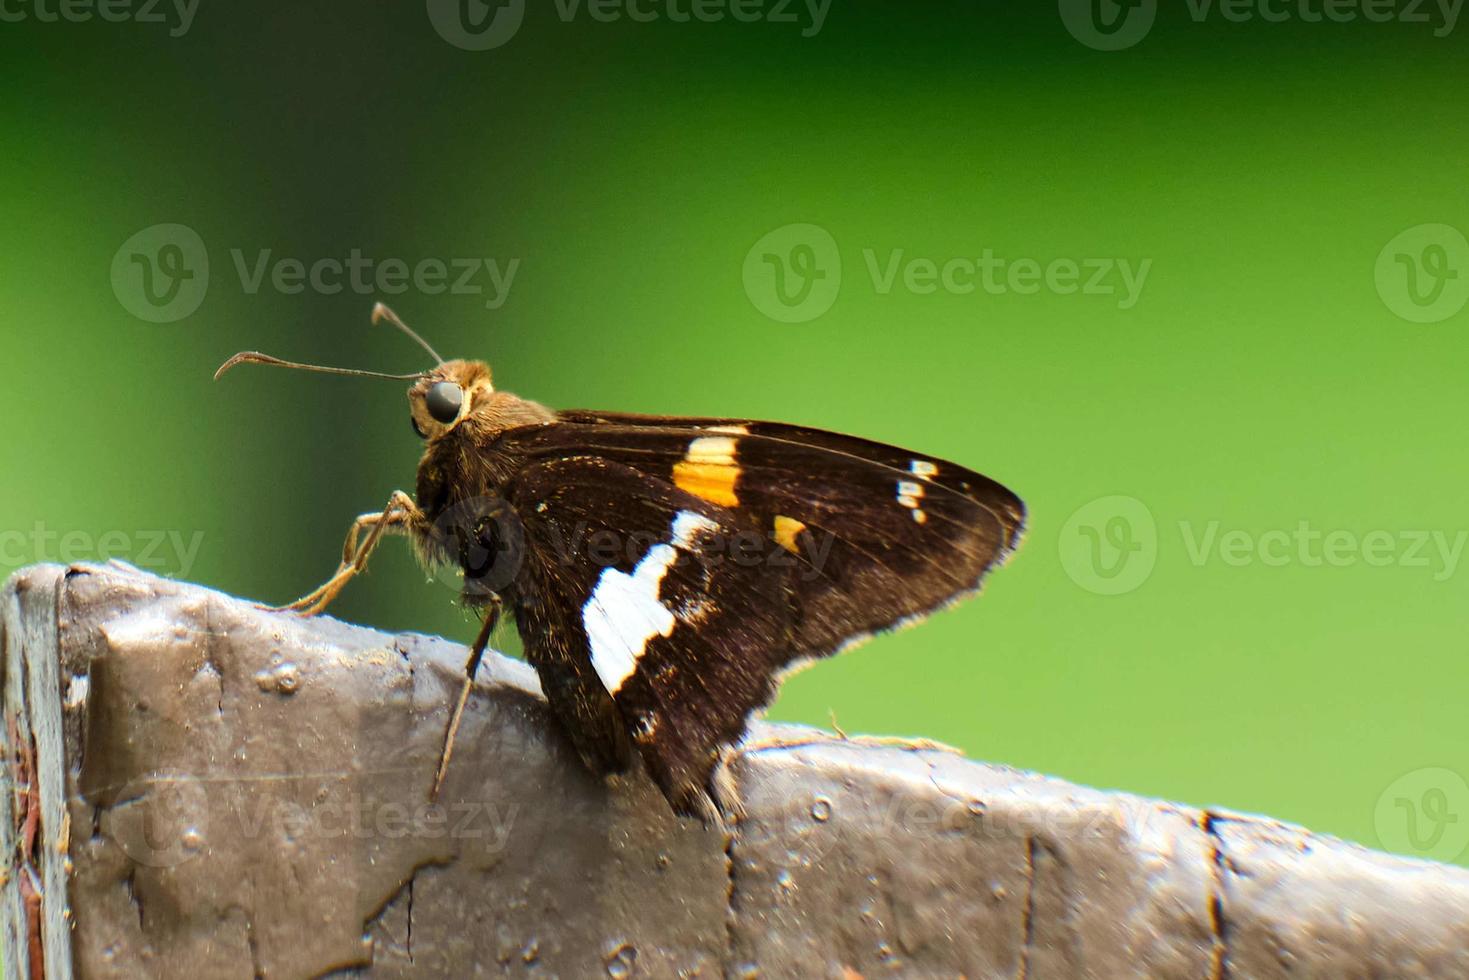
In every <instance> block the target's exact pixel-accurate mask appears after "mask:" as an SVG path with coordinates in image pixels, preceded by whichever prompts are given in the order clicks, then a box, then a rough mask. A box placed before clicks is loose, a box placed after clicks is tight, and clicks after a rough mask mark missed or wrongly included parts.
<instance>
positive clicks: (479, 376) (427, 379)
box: [408, 361, 495, 441]
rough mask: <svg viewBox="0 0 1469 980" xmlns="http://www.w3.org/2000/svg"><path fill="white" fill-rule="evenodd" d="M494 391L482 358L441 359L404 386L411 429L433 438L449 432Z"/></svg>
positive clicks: (488, 370) (487, 368)
mask: <svg viewBox="0 0 1469 980" xmlns="http://www.w3.org/2000/svg"><path fill="white" fill-rule="evenodd" d="M494 393H495V388H494V385H492V384H491V383H490V368H489V365H487V364H485V363H484V362H483V361H444V362H443V363H442V364H440V365H439V366H438V367H436V368H434V369H433V370H432V371H428V372H426V373H425V374H424V375H423V376H422V377H420V378H419V379H418V380H417V381H416V382H414V385H413V387H412V388H409V389H408V410H409V412H410V413H411V414H412V418H413V431H414V432H417V433H418V435H419V438H422V439H427V440H430V441H433V440H435V439H438V438H441V437H442V436H444V435H445V434H446V433H449V432H452V431H453V430H454V429H455V428H457V427H458V425H459V423H461V422H463V421H464V420H465V419H466V418H468V417H469V416H470V415H471V414H472V413H473V412H474V411H475V409H476V408H477V407H482V406H483V405H484V404H485V403H486V401H487V400H488V399H489V397H490V396H491V395H493V394H494Z"/></svg>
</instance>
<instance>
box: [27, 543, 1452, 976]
mask: <svg viewBox="0 0 1469 980" xmlns="http://www.w3.org/2000/svg"><path fill="white" fill-rule="evenodd" d="M0 618H3V631H4V637H3V640H4V651H5V658H4V661H3V671H0V683H3V704H4V710H5V714H6V725H5V726H4V729H5V744H4V749H5V765H3V766H0V770H3V776H0V779H3V781H4V790H5V794H4V796H5V799H6V800H7V801H8V805H9V808H10V814H9V817H8V818H7V819H4V820H0V835H3V837H0V845H3V847H4V850H5V853H6V854H7V855H8V858H7V862H6V864H5V866H4V868H3V873H4V885H3V908H0V925H3V929H0V933H3V936H4V942H5V949H4V971H5V976H6V977H16V978H19V977H28V976H39V975H42V973H43V972H44V975H45V976H48V977H63V976H68V975H69V974H70V971H72V970H73V969H75V971H76V972H77V973H78V974H79V975H82V976H89V977H109V976H118V977H123V976H127V977H133V976H138V977H141V976H150V977H181V978H212V977H250V976H266V977H310V976H318V975H322V974H330V973H333V972H338V971H340V972H342V973H353V972H362V973H367V974H371V975H373V976H382V977H395V976H425V977H427V976H470V975H476V974H479V975H500V974H508V975H526V976H548V977H549V976H561V977H583V976H614V977H616V976H649V977H663V976H677V975H689V976H705V977H718V976H765V977H854V976H865V977H879V976H918V977H929V976H932V977H950V978H952V977H957V976H965V977H969V978H989V977H1021V978H1028V980H1033V978H1048V977H1061V978H1065V977H1098V978H1112V977H1140V976H1147V977H1187V978H1199V977H1211V976H1212V977H1226V976H1227V977H1231V978H1241V977H1286V976H1291V977H1469V872H1466V871H1464V870H1463V869H1460V868H1456V867H1449V866H1439V865H1433V864H1427V863H1422V862H1415V861H1410V860H1405V859H1400V858H1395V857H1390V856H1388V855H1384V854H1378V853H1375V852H1372V851H1368V850H1365V849H1363V848H1361V847H1357V846H1355V845H1351V844H1347V843H1343V842H1341V841H1338V840H1334V839H1331V838H1327V837H1321V836H1317V835H1313V834H1311V833H1309V832H1308V831H1305V830H1302V829H1300V828H1296V827H1291V826H1287V825H1284V824H1280V823H1277V822H1274V821H1271V820H1268V819H1263V818H1258V817H1249V816H1243V815H1237V814H1231V813H1224V812H1217V811H1210V812H1204V811H1200V810H1197V809H1193V808H1189V807H1185V806H1179V805H1174V804H1170V803H1164V802H1158V801H1153V800H1144V799H1139V798H1136V797H1131V796H1126V795H1122V794H1115V793H1102V792H1098V791H1095V790H1090V789H1085V788H1082V787H1079V786H1073V785H1069V784H1067V783H1064V782H1061V781H1059V780H1056V779H1050V778H1047V777H1044V776H1039V775H1035V774H1031V773H1025V772H1018V771H1015V770H1011V769H1006V768H1003V767H1000V766H990V765H984V764H980V763H976V762H971V761H968V760H965V759H963V758H960V757H958V756H956V755H954V754H952V753H949V752H946V751H942V750H939V749H934V748H919V747H910V748H903V747H896V746H884V745H878V744H875V743H871V742H865V741H862V740H846V739H842V738H839V737H837V736H833V735H829V734H825V733H822V732H817V731H811V730H806V729H797V728H789V727H783V726H775V725H762V726H759V727H758V728H757V730H756V731H755V733H754V735H753V736H752V737H751V739H750V740H749V741H748V743H747V744H746V745H745V746H743V747H742V749H741V751H740V752H739V753H738V755H737V756H736V757H735V759H734V760H733V761H732V763H731V766H732V773H733V775H734V778H735V782H736V785H737V786H738V791H739V796H740V798H741V800H742V802H743V806H744V811H745V814H744V817H743V819H741V820H739V821H738V822H736V823H733V824H732V825H731V827H730V828H729V830H728V832H727V833H726V832H722V831H720V830H717V829H707V828H704V827H701V826H699V825H697V824H694V823H691V822H688V821H679V820H677V819H675V818H674V817H673V816H672V814H671V813H670V812H669V810H668V808H667V806H666V805H665V804H664V803H663V801H662V798H661V797H660V796H659V795H658V793H657V791H656V790H655V789H654V788H653V787H652V785H651V784H650V783H648V782H647V781H646V779H645V778H644V777H642V776H641V775H639V776H636V777H633V778H628V779H621V780H615V781H612V782H610V783H607V784H604V783H602V782H600V781H597V780H595V779H593V778H591V777H590V776H588V775H587V774H586V773H585V772H584V771H583V770H582V769H581V767H580V765H579V764H578V763H577V761H576V759H575V757H574V756H573V754H572V752H571V751H570V750H569V748H568V747H567V746H566V745H565V744H564V743H563V741H562V738H561V737H560V735H559V734H558V733H557V732H556V731H555V729H554V727H553V726H552V724H551V720H550V718H549V716H548V714H547V712H546V709H545V706H544V704H543V702H542V701H541V699H540V695H539V693H538V688H537V685H536V681H535V677H534V675H533V674H532V673H531V672H530V671H529V669H528V668H526V667H525V666H524V665H522V664H519V663H517V662H514V661H511V660H507V659H505V658H502V657H495V656H491V657H489V658H487V660H486V662H485V665H484V668H483V669H482V671H481V675H480V678H481V683H480V685H479V687H478V689H477V691H476V694H475V697H474V699H473V700H472V702H471V707H470V710H469V711H468V713H467V715H466V720H465V727H464V730H463V731H462V732H461V735H460V740H459V747H458V749H457V751H456V754H455V758H454V765H453V767H452V769H451V772H450V775H449V779H448V782H447V783H446V786H445V790H444V793H443V796H442V798H441V804H442V805H441V806H439V807H430V806H429V805H428V804H427V803H426V793H427V790H428V786H429V782H430V780H431V778H432V773H433V763H434V760H435V758H436V753H437V751H438V748H439V743H440V739H441V737H442V734H443V729H444V723H445V720H446V717H447V713H448V709H449V707H450V706H451V703H452V701H453V698H454V696H455V693H456V685H457V683H458V675H459V671H460V669H461V665H462V663H463V658H464V651H463V650H462V649H461V648H460V647H458V646H455V645H453V644H450V643H448V642H445V641H443V640H438V639H432V638H428V637H422V636H414V635H403V636H389V635H385V634H382V633H378V632H375V631H372V630H368V629H363V628H359V627H354V626H349V625H346V624H343V623H339V622H336V621H334V620H331V619H326V618H322V619H315V620H301V619H297V618H293V617H290V616H281V615H275V614H271V613H267V612H264V611H262V610H260V609H258V608H256V607H255V606H253V605H251V604H249V603H246V602H242V601H239V600H236V599H233V598H230V597H228V596H224V595H221V594H219V593H216V592H211V591H209V590H206V589H203V588H200V587H197V586H193V585H187V584H182V583H177V582H173V581H168V580H164V579H158V578H154V577H151V576H149V575H146V574H144V573H142V572H139V571H137V570H135V569H132V568H129V567H127V566H123V565H118V564H112V565H106V566H77V567H73V568H71V569H63V568H61V567H57V566H37V567H34V568H30V569H27V570H25V571H23V572H21V573H20V574H18V575H16V576H15V577H13V578H12V579H11V580H10V582H9V583H8V584H7V586H6V588H5V592H4V594H3V617H0ZM43 968H44V971H43Z"/></svg>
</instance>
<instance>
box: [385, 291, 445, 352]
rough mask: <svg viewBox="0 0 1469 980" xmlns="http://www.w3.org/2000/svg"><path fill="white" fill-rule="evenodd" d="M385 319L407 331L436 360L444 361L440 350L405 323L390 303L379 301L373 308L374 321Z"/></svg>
mask: <svg viewBox="0 0 1469 980" xmlns="http://www.w3.org/2000/svg"><path fill="white" fill-rule="evenodd" d="M384 320H386V321H388V322H389V323H391V324H392V325H393V326H395V327H397V328H398V329H399V330H401V331H403V332H404V333H406V334H407V335H408V336H409V337H411V338H413V340H414V341H416V342H417V343H418V346H420V347H422V348H423V349H424V350H426V351H428V353H429V356H430V357H432V358H433V359H434V360H435V361H437V362H438V363H440V364H443V363H444V359H443V358H442V357H440V356H439V352H438V351H436V350H434V349H433V348H432V347H430V346H429V342H428V341H426V340H424V339H423V338H422V337H420V336H419V335H418V334H417V332H415V331H414V329H413V328H412V327H410V326H409V325H408V324H406V323H404V322H403V321H402V319H401V318H400V317H399V316H398V314H396V313H394V312H393V311H392V309H391V308H389V306H388V304H386V303H377V304H375V305H374V306H373V308H372V322H373V323H382V322H383V321H384Z"/></svg>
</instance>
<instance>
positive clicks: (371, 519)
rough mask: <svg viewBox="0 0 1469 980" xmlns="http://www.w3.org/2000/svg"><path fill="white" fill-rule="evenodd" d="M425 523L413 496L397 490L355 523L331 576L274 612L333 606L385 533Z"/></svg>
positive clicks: (309, 613)
mask: <svg viewBox="0 0 1469 980" xmlns="http://www.w3.org/2000/svg"><path fill="white" fill-rule="evenodd" d="M424 523H426V518H425V517H424V516H423V511H421V510H419V509H418V505H417V504H415V503H414V502H413V498H412V497H410V496H408V495H407V494H406V493H404V492H403V491H401V490H396V491H394V492H393V496H392V497H391V498H389V500H388V505H387V506H386V507H384V508H383V510H382V513H368V514H363V515H362V516H361V517H358V518H357V519H356V520H355V521H353V522H352V527H351V529H350V530H349V531H348V532H347V540H346V542H345V544H343V546H342V563H341V564H340V565H338V566H337V570H336V572H335V573H334V574H333V575H332V577H331V578H329V579H327V581H326V582H324V583H322V584H321V585H320V586H319V587H317V588H316V589H314V590H312V591H311V592H309V593H308V594H306V595H304V596H302V597H301V598H299V599H297V600H296V601H295V602H293V603H291V604H290V605H286V606H278V607H276V608H275V611H276V612H298V613H300V614H301V615H303V616H315V615H316V614H317V613H319V612H321V611H322V610H324V609H325V608H326V607H327V606H329V605H331V603H332V600H334V599H336V597H337V596H338V595H339V594H340V593H341V591H342V589H343V588H344V587H345V586H346V584H347V583H348V582H349V581H351V580H352V578H353V577H354V576H356V575H357V573H358V572H360V571H362V570H363V569H365V568H366V567H367V560H368V558H370V557H371V556H372V552H373V550H374V549H375V548H376V547H377V545H378V542H379V541H381V540H382V537H383V535H384V534H385V533H387V532H388V531H402V530H407V529H410V528H413V527H419V526H422V525H423V524H424ZM364 530H365V531H367V537H366V538H365V539H362V540H361V544H360V545H359V543H358V541H359V539H360V538H361V535H362V532H363V531H364Z"/></svg>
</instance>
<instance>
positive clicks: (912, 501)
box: [898, 461, 928, 524]
mask: <svg viewBox="0 0 1469 980" xmlns="http://www.w3.org/2000/svg"><path fill="white" fill-rule="evenodd" d="M913 465H914V466H917V465H918V463H917V462H916V461H915V462H914V464H913ZM922 499H923V484H921V483H914V482H913V481H912V480H899V481H898V503H900V504H902V505H903V506H904V507H907V508H909V509H910V510H912V511H913V519H914V520H915V521H917V522H918V523H919V524H922V523H923V522H924V521H926V520H928V515H927V514H925V513H923V511H922V509H920V508H919V506H918V502H919V501H920V500H922Z"/></svg>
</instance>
